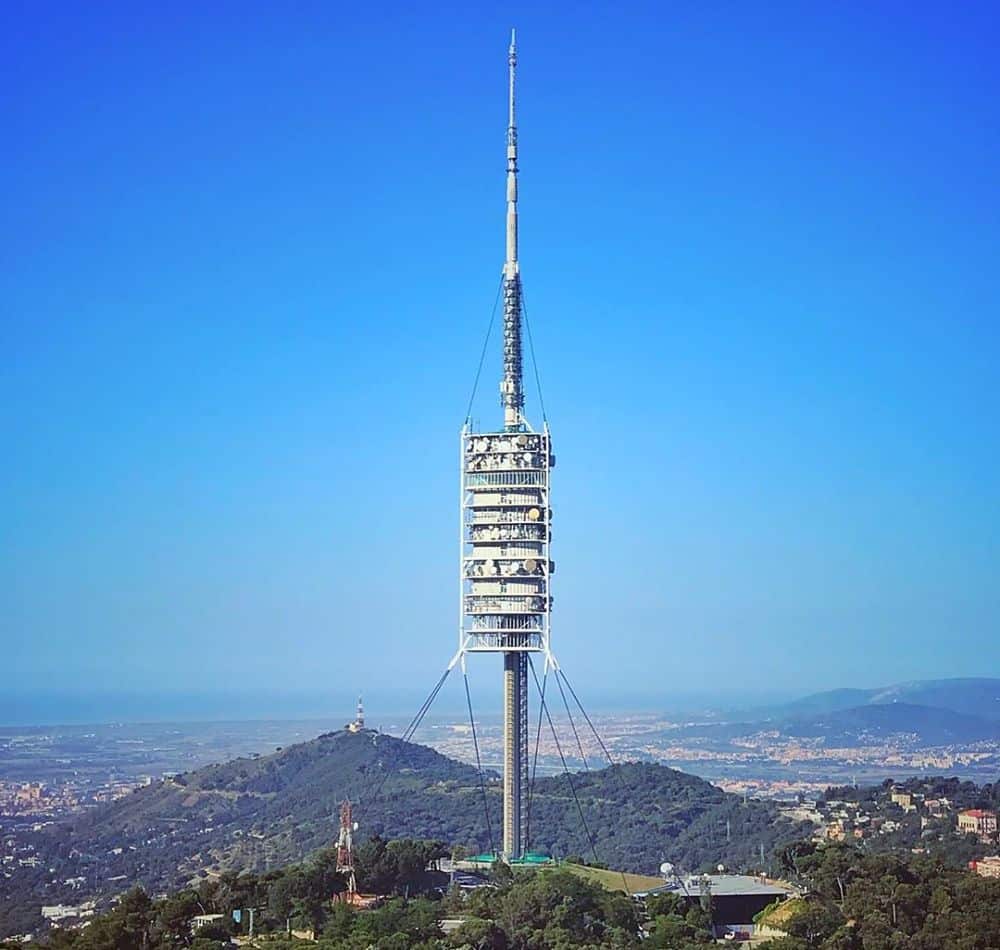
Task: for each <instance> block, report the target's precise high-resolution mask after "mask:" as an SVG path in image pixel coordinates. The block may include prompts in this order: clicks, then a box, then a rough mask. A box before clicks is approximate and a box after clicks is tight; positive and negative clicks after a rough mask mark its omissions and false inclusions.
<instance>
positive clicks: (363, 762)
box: [0, 732, 803, 932]
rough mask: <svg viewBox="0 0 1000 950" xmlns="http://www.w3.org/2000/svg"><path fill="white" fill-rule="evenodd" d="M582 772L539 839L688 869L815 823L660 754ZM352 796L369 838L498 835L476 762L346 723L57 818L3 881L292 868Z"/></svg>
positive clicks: (99, 884)
mask: <svg viewBox="0 0 1000 950" xmlns="http://www.w3.org/2000/svg"><path fill="white" fill-rule="evenodd" d="M572 783H573V785H572V788H571V787H570V780H569V779H567V777H566V776H565V775H562V776H555V777H548V778H544V779H539V780H538V781H537V782H536V784H535V788H534V794H533V796H532V801H531V813H530V822H531V846H532V847H533V848H536V849H539V850H543V851H547V852H548V853H550V854H554V855H557V856H566V855H568V854H573V853H575V854H580V855H583V856H584V857H586V858H587V859H588V860H595V859H596V860H598V861H601V862H604V863H607V864H610V865H612V866H614V867H622V868H626V869H628V870H632V871H637V872H646V873H653V872H655V871H656V870H657V869H658V868H659V865H660V864H661V863H662V862H663V861H671V862H673V863H674V864H675V865H677V867H678V868H682V869H690V870H695V869H698V868H700V867H703V866H711V865H715V864H717V863H719V862H722V863H725V864H726V865H727V866H730V867H734V868H736V867H741V866H744V865H749V864H751V863H754V862H755V859H756V856H757V855H758V853H759V850H760V845H761V844H763V845H764V848H765V851H766V852H768V853H770V852H771V851H772V850H773V848H774V847H775V846H776V845H780V844H782V843H785V842H788V841H790V840H793V839H794V838H796V837H799V836H801V834H802V833H803V831H802V828H800V827H798V826H795V825H792V824H791V823H788V822H786V821H782V820H777V815H776V810H775V808H774V807H773V806H771V805H770V804H766V803H760V802H750V803H748V804H743V802H742V800H741V799H740V798H738V797H737V796H734V795H727V794H725V793H723V792H722V791H721V790H719V789H717V788H715V787H714V786H712V785H710V784H709V783H707V782H705V781H703V780H701V779H699V778H696V777H694V776H691V775H686V774H684V773H682V772H678V771H676V770H674V769H669V768H665V767H663V766H659V765H650V764H628V765H622V766H615V767H614V768H608V769H602V770H599V771H591V772H585V773H576V774H575V775H574V776H573V778H572ZM574 793H575V797H574ZM345 798H350V799H351V800H352V801H353V802H354V803H355V817H356V818H357V820H358V821H359V823H360V825H361V828H360V831H359V838H361V839H362V840H363V839H364V838H366V837H369V836H371V835H382V836H384V837H387V838H396V837H413V838H420V839H433V840H437V841H442V842H445V843H447V844H449V845H462V846H464V847H466V848H468V849H470V850H476V851H482V850H486V849H488V848H489V846H490V840H491V839H490V834H489V831H488V827H487V823H486V818H485V814H484V809H483V801H482V796H481V791H480V787H479V777H478V773H477V772H476V770H475V769H474V768H472V767H470V766H467V765H464V764H462V763H460V762H456V761H454V760H452V759H449V758H446V757H445V756H442V755H440V754H439V753H437V752H434V751H433V750H431V749H428V748H425V747H423V746H419V745H414V744H411V743H404V742H402V741H401V740H399V739H396V738H393V737H390V736H385V735H377V734H376V733H374V732H363V733H357V734H352V733H348V732H335V733H329V734H326V735H323V736H320V737H318V738H317V739H314V740H311V741H309V742H305V743H301V744H299V745H296V746H292V747H290V748H287V749H284V750H281V751H279V752H276V753H275V754H273V755H269V756H263V757H260V758H249V759H248V758H244V759H237V760H235V761H232V762H228V763H225V764H222V765H212V766H208V767H206V768H203V769H198V770H196V771H193V772H190V773H186V774H183V775H179V776H176V777H175V778H174V779H172V780H168V781H164V782H158V783H154V784H153V785H151V786H148V787H145V788H141V789H138V790H137V791H135V792H133V793H132V794H130V795H128V796H126V797H125V798H124V799H122V800H120V801H117V802H113V803H111V804H108V805H105V806H101V807H99V808H97V809H95V810H94V811H92V812H90V813H87V814H85V815H82V816H79V817H77V818H75V819H74V820H72V821H70V822H67V823H64V824H61V825H56V826H54V827H52V828H50V829H46V830H45V831H43V832H41V833H40V834H38V835H37V837H36V840H35V846H36V849H37V853H38V855H39V857H40V862H39V866H38V867H36V868H19V869H18V871H17V873H16V874H15V875H14V877H12V878H11V879H10V880H9V881H8V882H7V884H8V886H9V889H10V894H11V897H12V898H14V902H15V903H27V904H31V905H37V904H40V903H56V902H58V901H67V902H76V901H78V900H79V899H80V897H81V895H86V894H101V893H108V892H116V891H120V890H122V889H123V884H122V883H121V882H123V881H124V882H127V883H129V884H132V883H137V884H141V885H143V886H144V887H146V888H147V889H148V890H150V891H151V892H153V893H156V892H159V891H162V890H169V889H176V888H179V887H183V886H185V885H188V884H192V883H197V882H198V881H199V880H205V879H206V878H212V877H215V876H218V875H219V874H220V873H223V872H225V871H227V870H232V869H235V870H253V871H264V870H267V869H271V868H276V867H282V866H284V865H287V864H290V863H292V862H294V861H298V860H301V859H303V858H304V857H306V856H307V855H309V854H311V853H313V852H315V851H317V850H318V849H320V848H322V847H324V846H328V845H330V844H331V843H332V842H333V841H334V840H335V838H336V835H337V824H338V812H339V806H340V802H341V801H342V800H343V799H345ZM488 798H489V805H490V813H491V826H492V831H493V836H494V844H495V843H496V835H497V834H498V832H499V828H498V825H499V817H500V788H499V782H498V781H497V779H496V777H495V776H490V777H489V782H488ZM577 801H579V808H578V806H577ZM581 810H582V812H583V815H584V819H585V821H586V825H587V828H588V829H589V831H590V834H591V835H592V836H593V838H594V839H595V843H596V853H595V851H594V849H592V848H591V847H590V844H589V838H588V836H587V834H586V832H585V831H584V828H583V825H582V823H581V820H580V814H579V812H580V811H581ZM727 820H728V821H729V824H730V829H731V840H727V837H726V821H727ZM49 868H51V869H52V871H49V870H48V869H49ZM77 877H82V878H84V881H85V883H84V885H83V886H82V887H81V888H80V889H77V890H72V891H71V890H70V889H69V888H68V887H65V886H63V885H62V884H61V883H59V882H63V881H66V880H67V879H70V878H77ZM109 879H110V882H109ZM0 932H3V931H0ZM6 932H10V930H9V929H8V930H7V931H6Z"/></svg>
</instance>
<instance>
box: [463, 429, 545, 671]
mask: <svg viewBox="0 0 1000 950" xmlns="http://www.w3.org/2000/svg"><path fill="white" fill-rule="evenodd" d="M554 464H555V458H554V456H553V455H552V447H551V440H550V437H549V433H548V430H547V429H546V430H545V431H544V432H469V431H467V430H466V431H463V433H462V486H461V494H462V525H461V530H462V561H461V566H460V576H461V584H462V615H461V627H460V640H461V642H462V644H463V645H464V647H465V649H466V650H470V651H478V652H508V651H511V650H515V651H525V652H542V651H544V650H546V648H547V646H548V637H549V614H550V612H551V610H552V595H551V594H550V592H549V579H550V577H551V576H552V574H553V573H554V572H555V563H554V562H553V561H552V560H551V558H550V557H549V544H550V542H551V540H552V530H551V522H552V510H551V508H550V507H549V473H550V471H551V469H552V467H553V465H554Z"/></svg>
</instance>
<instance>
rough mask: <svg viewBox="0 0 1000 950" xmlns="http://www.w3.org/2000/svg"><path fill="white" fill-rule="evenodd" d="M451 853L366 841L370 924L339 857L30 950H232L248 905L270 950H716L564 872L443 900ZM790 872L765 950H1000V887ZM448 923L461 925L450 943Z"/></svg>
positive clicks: (688, 910) (682, 927)
mask: <svg viewBox="0 0 1000 950" xmlns="http://www.w3.org/2000/svg"><path fill="white" fill-rule="evenodd" d="M445 850H446V849H445V848H444V846H443V845H441V844H439V843H436V842H427V841H409V840H403V841H394V842H385V841H383V840H381V839H375V840H372V841H369V842H367V843H366V844H365V845H364V847H363V848H361V849H360V850H359V853H358V873H359V877H360V883H361V886H362V887H363V888H364V889H371V890H374V889H383V890H385V891H386V892H387V893H390V894H394V895H396V896H394V897H392V898H390V899H389V900H387V901H386V902H385V903H384V904H383V905H382V906H380V907H379V908H377V909H375V910H372V911H355V910H352V909H351V908H350V907H348V906H347V905H346V904H343V903H337V902H332V901H331V900H330V895H331V894H335V893H337V892H338V891H341V890H342V889H343V888H344V882H343V880H342V877H341V876H340V875H339V874H337V872H336V871H335V869H334V856H333V853H332V852H323V853H321V854H320V855H318V856H317V857H316V859H315V860H313V861H311V862H308V863H306V864H303V865H296V866H293V867H289V868H286V869H285V870H283V871H276V872H271V873H268V874H264V875H257V874H253V873H250V874H242V875H236V874H226V875H223V876H222V877H220V878H218V879H215V880H212V881H205V882H202V883H201V884H199V886H198V887H197V888H192V889H186V890H184V891H182V892H180V893H178V894H175V895H173V896H171V897H168V898H165V899H162V900H158V901H154V900H151V899H150V898H149V897H148V896H147V895H146V893H145V892H144V891H142V890H141V889H139V888H136V889H133V890H132V891H130V892H129V893H128V894H126V895H125V896H124V897H123V898H122V900H121V901H120V902H119V903H118V904H117V906H116V907H115V908H114V909H113V910H111V911H110V912H108V913H106V914H104V915H102V916H100V917H99V918H97V919H95V920H94V921H93V922H92V923H91V924H90V925H89V926H88V927H87V928H86V929H84V930H82V931H72V930H55V931H53V932H52V933H50V934H49V935H47V936H46V937H45V938H43V940H42V942H41V943H38V944H29V945H28V946H30V947H39V948H41V947H48V948H51V950H175V948H190V950H222V948H224V947H228V946H230V937H231V936H232V935H233V934H234V933H235V932H237V931H238V930H239V931H242V932H243V933H245V932H246V913H245V911H244V917H243V922H242V923H241V924H240V925H239V926H238V925H236V924H235V923H234V922H233V919H232V911H233V910H235V909H239V908H248V907H251V906H252V907H256V908H258V914H257V929H258V934H259V936H260V941H259V945H260V946H261V947H263V948H269V950H290V948H292V947H296V948H303V950H304V948H307V947H309V946H315V947H317V948H318V950H368V948H375V950H405V948H418V950H466V948H467V950H567V948H570V947H593V948H608V950H612V948H614V950H642V948H649V950H660V948H662V950H697V948H703V947H705V946H706V945H709V944H711V943H712V940H711V937H710V935H709V933H710V931H709V928H710V924H711V919H712V907H711V901H710V900H709V901H708V902H707V903H704V904H694V905H693V906H684V905H682V904H681V903H680V901H679V899H678V898H677V897H676V896H675V895H664V896H659V897H654V898H650V899H649V900H647V901H646V902H645V904H644V905H643V904H640V903H637V902H635V901H633V900H631V899H629V898H628V897H626V896H625V895H624V894H620V893H611V892H608V891H605V890H603V889H602V888H600V887H599V886H597V885H595V884H592V883H589V882H587V881H585V880H582V879H581V878H580V877H578V876H576V875H575V874H573V873H571V872H570V871H568V870H565V869H550V870H541V871H526V872H519V873H514V872H511V871H510V869H509V868H507V867H506V866H504V865H499V864H498V865H495V866H494V869H493V871H492V874H491V886H488V887H483V888H480V889H479V890H476V891H474V892H472V893H470V894H462V893H460V892H457V891H448V892H443V891H442V890H441V888H440V883H441V882H440V881H439V880H436V879H435V877H434V875H433V874H428V873H427V871H426V870H425V868H426V866H427V863H428V862H430V861H433V860H434V858H435V857H438V856H440V855H441V854H442V853H443V852H444V851H445ZM781 859H782V860H783V861H784V862H785V870H786V871H787V873H788V874H789V875H790V876H795V877H797V878H798V879H799V880H800V881H802V882H803V883H805V884H806V885H807V886H808V888H809V893H808V896H807V897H806V899H804V900H796V901H795V902H794V906H795V912H794V914H792V915H790V916H786V917H784V918H783V919H782V920H781V923H780V927H781V929H782V930H784V931H785V932H786V933H787V936H780V937H776V938H773V939H771V940H769V941H767V942H766V943H764V944H761V945H760V946H761V947H762V948H763V950H945V948H947V950H995V948H997V947H1000V915H998V914H997V906H998V903H1000V881H995V880H986V879H984V878H980V877H977V876H975V875H973V874H970V873H969V872H967V871H960V870H957V869H954V868H949V867H947V866H945V865H943V864H941V863H940V862H938V861H934V860H932V859H929V858H915V859H910V858H909V857H903V856H896V855H865V854H862V853H861V852H859V851H858V850H856V849H854V848H853V847H849V846H846V845H840V844H831V845H823V846H817V845H816V844H813V843H810V842H798V843H796V844H793V845H791V846H788V847H786V848H785V849H783V851H782V853H781ZM202 913H219V914H223V915H225V916H224V919H223V921H222V922H221V923H218V924H210V925H208V926H206V927H203V928H202V929H201V930H199V931H198V932H197V933H196V934H192V931H191V921H192V918H193V917H194V916H195V915H196V914H202ZM766 915H767V912H765V916H766ZM771 916H776V913H775V914H772V915H771ZM446 918H448V919H456V918H461V919H462V920H463V923H462V924H461V925H460V926H459V927H458V929H457V930H454V931H453V932H451V933H450V934H448V935H447V936H445V935H444V933H443V931H442V928H441V921H442V920H443V919H446ZM291 928H295V929H303V928H308V929H310V930H313V931H314V932H315V935H316V938H317V941H316V943H304V942H302V941H300V940H299V939H296V938H294V937H292V936H288V935H287V931H288V930H289V929H291ZM0 946H9V947H11V948H13V947H15V946H22V947H23V946H24V945H22V944H17V945H15V944H10V945H0Z"/></svg>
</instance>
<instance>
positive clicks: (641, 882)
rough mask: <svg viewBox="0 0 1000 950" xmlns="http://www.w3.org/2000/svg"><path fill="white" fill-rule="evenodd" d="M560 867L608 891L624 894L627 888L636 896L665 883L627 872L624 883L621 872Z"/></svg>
mask: <svg viewBox="0 0 1000 950" xmlns="http://www.w3.org/2000/svg"><path fill="white" fill-rule="evenodd" d="M559 866H560V867H561V868H564V869H565V870H567V871H571V872H572V873H573V874H576V875H578V876H579V877H582V878H583V879H584V880H587V881H591V882H593V883H594V884H600V885H601V887H603V888H604V889H605V890H608V891H622V892H624V891H625V890H626V888H627V889H628V891H629V893H631V894H634V893H635V892H636V891H648V890H649V889H650V888H653V887H660V886H661V885H662V884H663V883H664V881H663V878H661V877H650V876H649V875H647V874H629V873H628V872H627V871H626V872H625V874H624V877H625V880H624V881H623V880H622V872H621V871H606V870H604V869H603V868H588V867H585V866H584V865H582V864H561V865H559Z"/></svg>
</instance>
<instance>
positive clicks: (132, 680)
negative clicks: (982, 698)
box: [0, 3, 1000, 715]
mask: <svg viewBox="0 0 1000 950" xmlns="http://www.w3.org/2000/svg"><path fill="white" fill-rule="evenodd" d="M363 7H364V5H359V4H343V5H336V4H329V3H298V4H294V5H291V6H289V5H286V4H253V3H250V4H247V3H240V4H236V3H231V4H227V3H218V4H210V5H204V4H171V5H167V6H166V7H163V6H162V5H161V6H154V5H146V4H138V5H137V4H125V3H109V4H101V5H99V6H97V7H95V6H93V5H85V4H54V5H50V6H48V7H46V10H45V11H44V12H42V11H41V10H40V9H39V8H38V7H37V6H36V5H33V4H23V5H17V6H15V7H14V8H13V9H12V10H10V11H9V12H8V22H7V24H6V26H5V30H4V33H3V36H2V37H0V46H2V47H3V48H2V49H0V63H2V65H0V69H2V70H3V72H4V81H3V87H4V89H5V90H6V93H7V95H5V96H4V97H3V98H2V99H0V123H2V127H3V128H4V130H5V139H6V148H5V149H4V150H3V152H2V155H0V172H2V174H0V189H2V203H3V208H4V220H5V227H4V228H3V229H2V231H0V281H2V286H3V313H2V315H0V317H2V323H0V334H2V336H0V345H2V348H3V353H4V360H3V362H4V372H3V374H2V378H0V429H2V436H3V440H4V444H5V445H6V446H7V447H8V452H7V453H6V464H5V465H4V466H3V467H2V470H0V491H2V495H0V497H2V499H3V501H2V502H0V505H2V511H0V513H2V525H3V530H2V531H0V617H2V620H0V622H2V625H3V630H2V639H3V652H4V656H5V668H6V670H7V672H8V677H7V680H8V686H9V687H10V688H11V689H12V690H13V692H14V693H15V694H17V695H19V696H25V695H28V694H32V693H35V694H38V695H42V694H45V695H48V694H50V693H60V692H63V693H65V692H67V691H75V692H77V693H85V694H95V695H97V694H100V693H102V692H103V693H105V694H107V695H112V694H117V693H118V692H121V691H132V692H133V693H138V694H139V695H143V694H150V695H152V694H153V693H157V694H161V693H162V694H176V695H177V696H186V695H193V694H196V693H197V694H199V695H204V694H206V693H210V692H212V691H213V690H217V689H227V690H243V691H245V692H246V691H249V692H252V693H253V694H254V695H255V696H257V697H258V698H259V697H260V696H262V695H265V694H267V693H269V692H274V691H280V690H283V691H287V692H291V693H294V692H295V691H299V690H301V691H308V692H310V693H311V694H312V695H314V696H315V695H326V694H329V695H330V696H331V697H338V698H337V700H336V702H337V703H339V702H341V699H340V697H342V696H344V695H347V694H350V693H353V692H354V691H355V690H356V689H364V690H366V691H368V692H369V693H370V694H374V695H381V696H383V697H389V696H391V695H392V692H393V691H394V690H397V689H398V690H400V691H407V690H408V691H412V693H413V695H416V694H419V693H420V691H421V690H422V689H424V688H425V686H426V687H429V686H430V685H432V683H433V681H434V678H435V677H436V675H437V673H438V672H439V670H440V669H441V668H442V666H443V665H444V663H445V662H446V661H447V659H448V658H449V656H450V653H451V651H452V649H453V647H454V640H455V622H456V596H457V589H456V588H457V581H456V573H457V569H456V559H457V502H458V499H457V478H458V474H457V433H458V428H459V426H460V424H461V421H462V416H463V414H464V411H465V406H466V402H467V399H468V394H469V391H470V388H471V384H472V379H473V376H474V373H475V368H476V362H477V360H478V354H479V348H480V347H481V345H482V341H483V336H484V334H485V331H486V327H487V324H488V321H489V315H490V309H491V306H492V303H493V298H494V294H495V290H496V284H497V280H498V277H499V270H500V265H501V263H502V256H503V198H504V179H503V170H504V152H503V141H504V126H505V69H506V62H505V58H506V42H507V35H508V31H509V28H510V26H511V25H516V26H517V28H518V36H519V48H520V70H519V119H520V142H521V152H522V156H521V163H520V164H521V172H522V174H521V232H522V236H521V256H522V262H523V263H522V268H523V274H524V281H525V295H526V302H527V307H528V312H529V315H530V318H531V322H532V328H533V331H534V340H535V345H536V349H537V352H538V359H539V364H540V373H541V379H542V384H543V387H544V395H545V402H546V408H547V410H548V415H549V419H550V423H551V425H552V428H553V433H554V439H555V444H556V449H557V455H558V468H557V469H556V473H555V475H556V479H557V480H556V482H555V495H554V507H555V510H556V516H555V537H554V554H555V556H556V558H557V562H558V565H559V570H558V574H557V575H556V578H555V580H556V582H557V586H556V587H555V590H556V613H555V616H554V645H555V648H556V652H557V654H558V655H559V656H560V658H561V659H562V661H563V663H564V665H565V666H566V668H567V670H568V672H569V673H570V676H571V678H572V679H573V680H574V681H575V682H576V683H577V684H578V685H579V686H580V687H581V688H582V689H584V690H585V691H587V693H588V694H589V695H591V696H594V697H598V698H600V697H602V696H603V697H610V696H618V697H625V698H628V699H630V700H632V701H634V702H636V703H639V702H642V703H644V704H647V705H648V704H655V703H659V702H661V701H662V702H664V703H665V702H666V698H667V697H670V696H676V695H680V694H687V693H702V692H704V693H710V692H713V691H723V692H725V691H728V690H734V691H735V690H750V691H752V690H758V689H759V690H761V691H765V692H766V691H768V690H775V691H782V692H796V691H805V690H811V689H820V688H826V687H833V686H841V685H878V684H881V683H885V682H890V681H895V680H900V679H909V678H918V677H926V676H944V675H975V674H992V675H1000V659H997V654H996V649H995V645H996V643H997V642H998V637H1000V623H998V616H1000V585H998V584H997V581H996V578H997V563H998V549H997V537H998V528H1000V483H998V478H997V469H998V462H1000V451H998V449H1000V435H998V427H997V424H996V420H997V412H998V408H1000V399H998V395H1000V392H998V391H1000V384H998V374H997V370H996V366H997V362H998V358H1000V331H998V319H997V315H998V313H1000V276H998V273H1000V269H998V267H997V260H996V252H997V246H998V240H1000V216H998V212H1000V189H998V187H997V186H998V180H997V179H998V172H997V169H998V168H1000V132H998V129H1000V123H998V120H1000V105H998V103H1000V97H998V70H1000V67H998V66H997V65H996V57H995V49H996V43H997V39H998V37H997V28H996V24H995V17H994V14H995V10H992V11H991V9H990V5H989V4H982V5H976V4H963V5H962V7H961V9H955V8H954V6H953V5H949V4H933V5H931V4H926V5H923V4H913V3H908V4H903V3H898V4H895V3H876V4H871V3H847V4H838V5H835V6H834V5H821V4H807V3H788V4H771V5H767V6H765V7H760V6H753V5H746V4H714V5H712V4H704V3H678V4H671V5H669V7H667V6H665V5H662V4H649V5H641V4H635V5H628V6H627V7H626V8H624V9H623V8H621V7H620V5H612V4H595V3H584V4H573V5H568V4H567V5H564V6H559V5H547V6H545V7H544V8H541V7H539V6H538V5H535V4H525V5H520V4H514V5H513V6H510V5H495V7H493V8H486V7H485V6H480V5H468V4H454V5H451V4H448V5H446V4H438V5H433V6H425V7H423V8H422V9H416V8H414V7H413V6H412V5H409V4H406V5H404V4H398V5H396V4H384V5H380V6H378V7H377V8H372V9H368V10H366V9H364V8H363ZM498 356H499V345H498V342H497V341H496V338H494V340H493V342H492V345H491V349H490V359H489V360H488V361H487V365H486V368H485V370H484V382H483V384H482V385H481V387H480V396H479V398H478V400H477V406H476V412H475V415H476V416H477V417H478V418H479V419H481V420H482V422H483V424H484V425H486V426H492V425H495V424H496V423H498V421H499V418H500V411H499V408H498V406H497V405H496V398H495V393H496V384H495V381H496V378H497V377H498V374H499V369H498V364H499V359H498ZM528 411H529V415H533V417H534V418H535V419H536V420H537V419H538V416H539V413H538V401H537V399H536V398H535V394H534V392H533V390H529V405H528ZM608 653H610V654H611V655H612V656H613V658H614V660H613V662H609V661H608V659H607V657H606V654H608ZM498 663H499V661H498V660H497V661H496V662H493V661H492V660H489V659H486V660H482V661H481V662H480V663H479V664H478V666H479V667H481V668H483V669H480V670H478V671H477V684H478V685H479V686H480V687H481V689H482V690H484V691H486V692H485V693H484V702H485V703H486V704H487V705H488V704H489V698H490V695H491V693H490V692H489V691H490V690H493V689H498V688H499V677H498V676H494V674H496V673H498V669H496V670H495V669H493V667H494V666H498ZM494 680H496V682H495V683H494ZM400 695H402V692H401V693H400ZM406 695H407V696H408V695H409V693H407V694H406ZM385 701H386V702H388V701H389V700H388V699H386V700H385ZM255 702H256V700H251V699H245V700H240V701H239V703H236V706H235V707H234V710H233V711H234V713H238V714H244V713H245V714H248V715H250V714H255V713H257V712H261V711H263V706H262V705H260V703H257V704H256V705H255ZM178 703H179V704H180V706H179V708H180V711H181V712H183V711H184V706H183V702H181V700H178ZM195 705H196V704H195ZM334 705H335V704H334ZM236 707H238V708H236ZM196 711H197V710H196V709H194V708H193V707H192V708H191V710H190V712H191V713H192V714H194V713H196ZM309 711H310V712H313V711H315V710H314V708H312V707H310V710H309ZM346 711H347V712H349V709H348V710H346Z"/></svg>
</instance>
